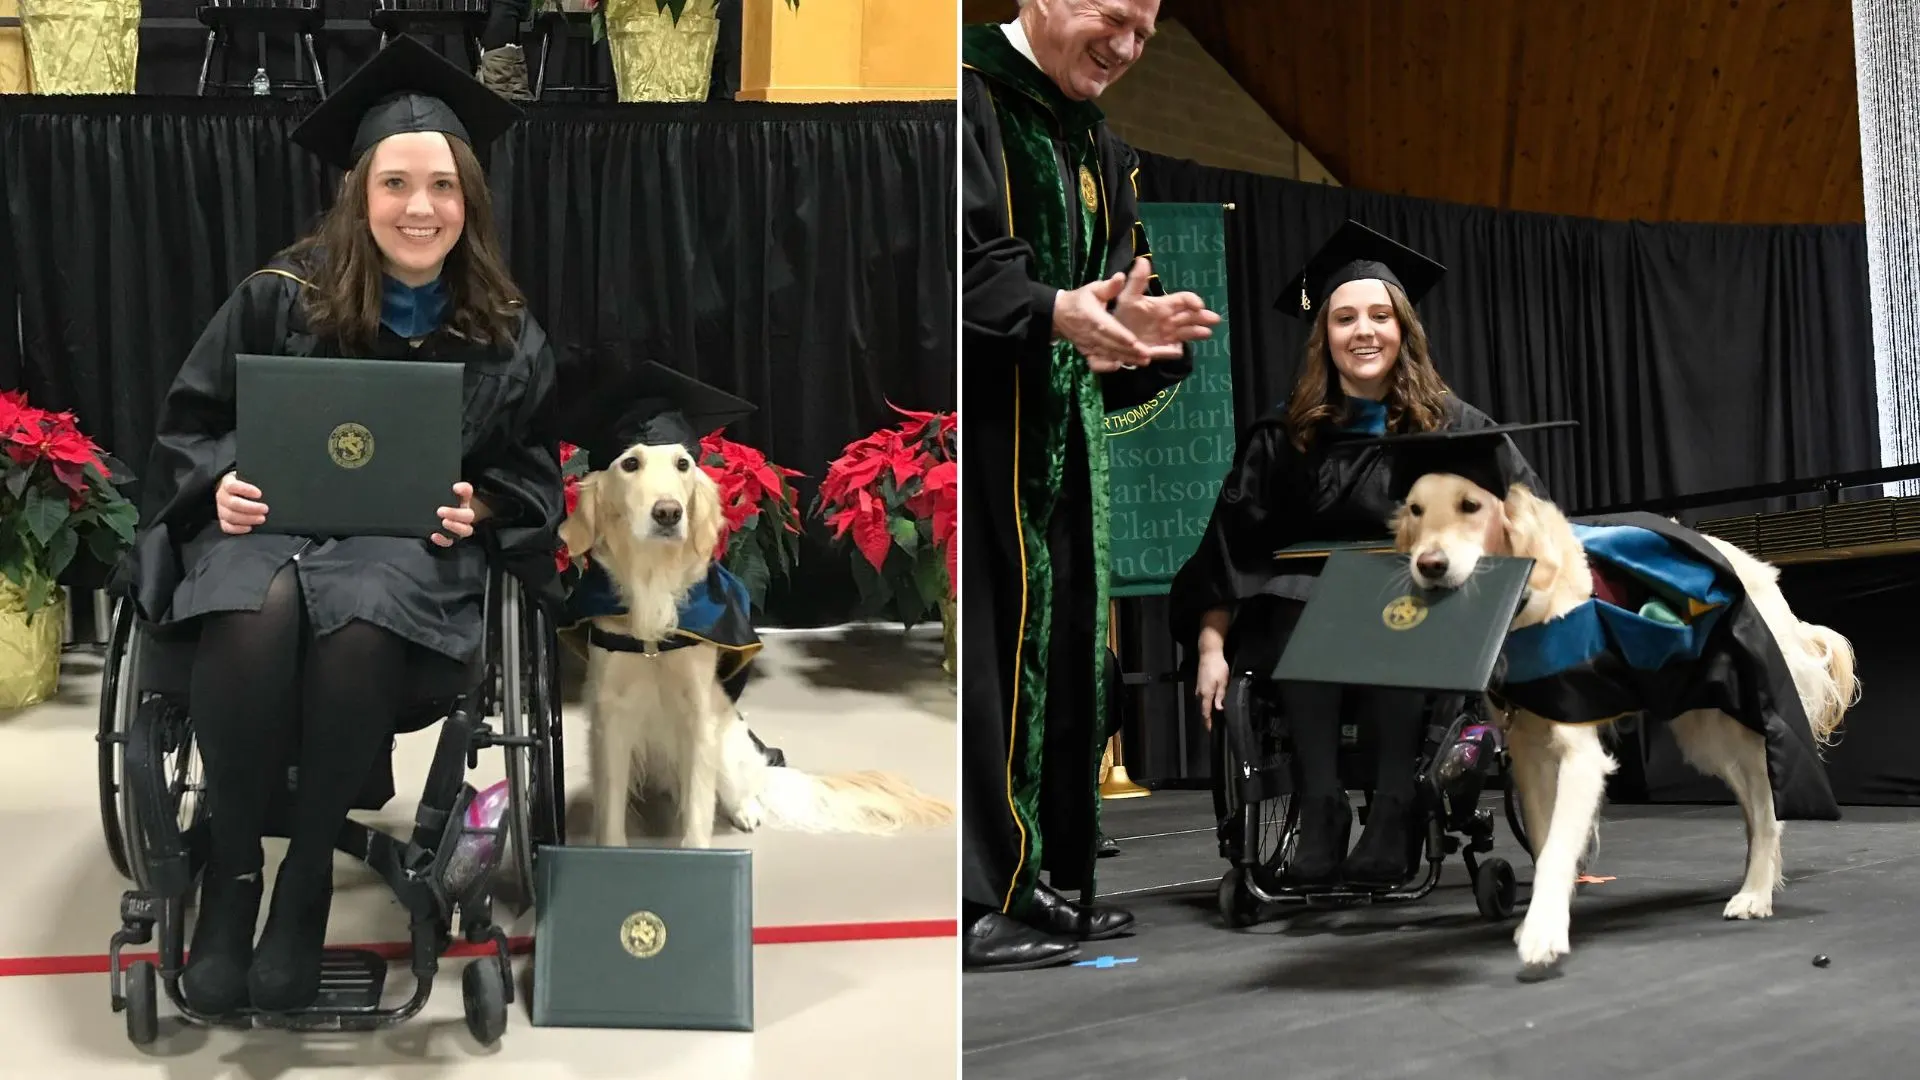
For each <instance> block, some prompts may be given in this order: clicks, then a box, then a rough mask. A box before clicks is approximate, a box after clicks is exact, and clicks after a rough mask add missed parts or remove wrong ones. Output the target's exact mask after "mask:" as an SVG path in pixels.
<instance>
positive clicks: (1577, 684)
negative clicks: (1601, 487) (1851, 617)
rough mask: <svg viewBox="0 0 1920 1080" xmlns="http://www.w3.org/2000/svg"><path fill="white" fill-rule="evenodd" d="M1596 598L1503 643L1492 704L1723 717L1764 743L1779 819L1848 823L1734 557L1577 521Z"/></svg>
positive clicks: (1601, 713) (1645, 532) (1656, 527)
mask: <svg viewBox="0 0 1920 1080" xmlns="http://www.w3.org/2000/svg"><path fill="white" fill-rule="evenodd" d="M1573 528H1574V535H1575V536H1576V537H1577V538H1578V539H1579V541H1580V546H1581V547H1582V548H1584V549H1585V550H1586V553H1587V560H1588V562H1589V564H1590V566H1591V569H1592V572H1593V575H1594V596H1593V599H1591V600H1589V601H1587V602H1586V603H1584V604H1582V605H1580V606H1579V607H1578V608H1575V609H1574V610H1573V611H1572V612H1570V613H1568V614H1567V615H1566V616H1564V617H1562V618H1558V619H1554V620H1552V621H1551V622H1546V623H1541V624H1540V625H1537V626H1529V627H1526V628H1525V629H1521V630H1516V631H1514V632H1513V633H1511V634H1509V635H1508V636H1507V641H1506V645H1505V646H1504V648H1503V649H1502V652H1501V664H1500V667H1499V668H1498V669H1496V673H1495V683H1494V685H1493V686H1492V687H1490V688H1489V690H1488V693H1489V694H1491V695H1492V696H1493V697H1495V698H1496V699H1499V700H1502V701H1504V702H1506V703H1508V704H1511V705H1515V706H1518V707H1520V708H1523V709H1525V710H1527V711H1528V712H1531V713H1533V714H1535V715H1537V716H1542V717H1546V718H1548V719H1550V720H1557V721H1561V722H1564V723H1573V724H1587V723H1600V722H1604V721H1609V720H1618V719H1622V718H1624V717H1627V716H1630V715H1633V714H1636V713H1638V714H1643V715H1644V716H1645V717H1646V719H1647V720H1648V721H1649V722H1651V723H1656V724H1658V723H1665V722H1666V721H1668V720H1671V719H1673V718H1674V717H1676V716H1679V715H1681V714H1682V713H1685V712H1689V711H1691V710H1694V709H1717V710H1719V711H1721V712H1724V713H1726V714H1727V715H1729V716H1731V717H1733V718H1734V719H1735V720H1737V721H1739V722H1740V723H1741V724H1742V725H1744V726H1746V727H1748V728H1750V729H1752V730H1753V731H1755V732H1757V733H1759V734H1760V735H1761V736H1762V737H1764V738H1765V739H1766V742H1767V772H1768V777H1769V779H1770V780H1771V781H1772V786H1773V791H1774V813H1775V814H1776V815H1777V816H1778V817H1780V818H1781V819H1782V820H1796V819H1800V820H1805V819H1812V820H1828V821H1830V820H1834V819H1837V818H1838V817H1839V816H1840V808H1839V805H1838V803H1836V802H1835V801H1834V798H1833V792H1832V788H1831V786H1830V785H1829V783H1828V780H1827V776H1826V771H1825V769H1824V768H1823V766H1822V765H1821V762H1820V757H1819V751H1818V747H1817V746H1816V744H1815V742H1814V738H1813V729H1812V725H1811V724H1810V723H1809V722H1808V720H1807V716H1806V711H1805V709H1804V708H1803V707H1802V706H1801V703H1800V695H1799V692H1798V690H1797V689H1795V687H1794V684H1793V674H1792V671H1791V670H1790V669H1789V668H1788V667H1787V663H1786V658H1785V657H1784V656H1782V655H1781V652H1780V646H1779V643H1778V642H1776V641H1775V640H1774V639H1773V634H1772V631H1771V630H1769V629H1768V627H1767V625H1766V622H1765V620H1764V619H1762V618H1761V616H1760V612H1759V611H1758V609H1756V608H1755V607H1754V606H1753V604H1752V602H1751V600H1750V599H1749V598H1748V596H1747V592H1746V587H1745V586H1744V585H1743V584H1742V583H1741V581H1740V577H1739V574H1738V573H1737V572H1736V571H1735V570H1734V568H1733V564H1732V563H1730V562H1729V561H1728V560H1727V558H1726V555H1725V554H1724V553H1723V552H1721V551H1719V550H1718V549H1716V548H1715V547H1714V546H1713V545H1712V544H1711V543H1709V542H1708V541H1707V539H1706V538H1705V537H1704V536H1702V535H1701V534H1699V533H1697V532H1694V531H1693V530H1691V529H1688V528H1686V527H1685V526H1682V525H1677V524H1675V523H1674V522H1671V521H1668V520H1667V519H1665V518H1661V517H1657V516H1655V515H1652V514H1644V513H1632V514H1615V515H1608V516H1606V517H1598V518H1588V519H1585V520H1584V521H1576V522H1574V523H1573Z"/></svg>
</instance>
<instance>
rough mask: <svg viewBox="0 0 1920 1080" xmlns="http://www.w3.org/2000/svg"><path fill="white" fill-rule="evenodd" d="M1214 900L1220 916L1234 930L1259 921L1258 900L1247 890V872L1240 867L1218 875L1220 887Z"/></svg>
mask: <svg viewBox="0 0 1920 1080" xmlns="http://www.w3.org/2000/svg"><path fill="white" fill-rule="evenodd" d="M1214 901H1215V903H1217V904H1218V905H1219V907H1220V917H1221V918H1222V919H1225V920H1226V921H1227V925H1228V926H1231V927H1233V928H1234V929H1235V930H1239V929H1242V928H1244V927H1248V926H1252V925H1253V924H1254V923H1256V922H1259V921H1260V902H1259V901H1258V900H1255V899H1254V896H1253V893H1252V892H1251V891H1250V890H1248V888H1247V873H1246V870H1245V869H1243V868H1241V867H1238V866H1236V867H1233V868H1232V869H1230V870H1228V871H1227V872H1226V873H1224V874H1222V875H1220V887H1219V889H1218V890H1217V891H1216V893H1215V896H1214Z"/></svg>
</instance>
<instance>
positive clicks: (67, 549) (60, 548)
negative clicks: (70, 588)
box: [47, 529, 80, 578]
mask: <svg viewBox="0 0 1920 1080" xmlns="http://www.w3.org/2000/svg"><path fill="white" fill-rule="evenodd" d="M79 550H80V537H79V536H78V535H77V534H76V533H75V532H74V531H73V530H72V529H61V530H60V531H59V532H56V533H54V534H53V540H52V541H51V542H49V543H48V544H47V576H48V577H53V578H57V577H59V576H60V575H61V574H64V573H66V572H67V564H68V563H71V562H72V561H73V556H74V553H75V552H77V551H79Z"/></svg>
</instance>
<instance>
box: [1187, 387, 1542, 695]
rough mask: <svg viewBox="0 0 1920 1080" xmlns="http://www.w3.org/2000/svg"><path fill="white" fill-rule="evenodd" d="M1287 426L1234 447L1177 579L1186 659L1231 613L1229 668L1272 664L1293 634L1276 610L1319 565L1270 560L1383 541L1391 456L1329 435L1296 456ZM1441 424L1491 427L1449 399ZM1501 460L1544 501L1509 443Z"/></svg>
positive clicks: (1270, 423)
mask: <svg viewBox="0 0 1920 1080" xmlns="http://www.w3.org/2000/svg"><path fill="white" fill-rule="evenodd" d="M1285 419H1286V407H1285V406H1284V405H1282V406H1281V407H1279V408H1277V409H1275V410H1273V411H1272V412H1270V413H1268V414H1267V415H1265V416H1263V417H1261V418H1260V419H1259V420H1257V421H1255V422H1254V424H1253V426H1252V427H1251V428H1250V429H1249V430H1248V431H1247V433H1246V435H1245V436H1244V437H1243V438H1241V439H1240V442H1239V448H1238V451H1237V452H1236V453H1235V455H1234V462H1233V467H1232V469H1231V470H1230V471H1229V472H1228V473H1227V476H1226V478H1225V480H1224V481H1223V482H1222V483H1221V486H1220V494H1219V496H1218V497H1217V498H1216V499H1215V501H1214V506H1213V516H1212V517H1211V518H1210V519H1209V520H1208V522H1207V529H1206V532H1205V533H1204V534H1202V536H1201V538H1200V544H1199V546H1198V547H1197V548H1195V549H1194V553H1193V555H1192V556H1190V557H1189V558H1188V559H1187V561H1186V563H1185V564H1184V565H1183V566H1182V567H1181V568H1180V571H1179V573H1177V574H1175V575H1174V579H1173V589H1172V591H1171V593H1170V594H1169V597H1168V600H1169V606H1170V614H1169V617H1170V622H1171V625H1170V629H1171V630H1172V632H1173V636H1174V640H1175V641H1176V642H1178V643H1179V644H1180V645H1181V646H1183V647H1184V648H1185V649H1186V654H1187V655H1188V656H1189V657H1191V656H1194V655H1195V649H1196V646H1197V644H1198V642H1199V638H1200V625H1201V617H1202V616H1203V615H1205V614H1206V613H1207V611H1209V610H1211V609H1213V608H1221V607H1224V608H1229V609H1231V610H1232V611H1233V613H1234V618H1233V622H1232V624H1231V629H1230V630H1229V631H1228V635H1227V656H1228V657H1229V659H1230V660H1232V661H1233V663H1234V664H1235V667H1236V668H1239V667H1243V666H1245V665H1246V664H1247V663H1252V664H1255V665H1270V664H1271V663H1273V662H1276V661H1278V659H1279V656H1280V650H1281V649H1283V648H1284V647H1285V644H1286V642H1285V640H1284V632H1285V630H1284V628H1290V627H1291V626H1292V619H1291V618H1289V617H1287V616H1286V615H1284V614H1282V613H1280V612H1279V611H1278V608H1279V607H1280V606H1281V604H1284V603H1286V602H1289V601H1290V602H1292V603H1293V604H1295V605H1298V604H1301V603H1304V602H1306V601H1307V600H1308V599H1310V598H1311V597H1312V596H1313V584H1314V579H1315V578H1316V577H1317V576H1318V575H1319V571H1320V566H1321V562H1320V560H1317V559H1300V560H1276V559H1275V558H1274V557H1273V554H1274V552H1276V551H1278V550H1280V549H1281V548H1284V547H1286V546H1288V545H1290V544H1295V543H1299V542H1302V541H1307V540H1374V539H1378V538H1380V537H1383V536H1385V535H1386V534H1387V523H1388V521H1389V520H1390V519H1391V518H1392V516H1393V512H1394V510H1395V508H1396V504H1395V502H1394V500H1393V499H1392V498H1391V497H1389V495H1388V491H1389V484H1390V482H1391V479H1392V476H1391V474H1392V468H1391V464H1392V462H1391V458H1390V457H1389V451H1387V450H1386V449H1384V448H1382V447H1380V446H1366V447H1355V446H1350V445H1344V444H1347V443H1351V442H1353V441H1355V440H1356V439H1361V438H1371V437H1372V436H1371V435H1364V434H1350V433H1346V432H1342V431H1339V430H1335V429H1333V428H1331V427H1328V428H1323V429H1322V430H1321V432H1320V433H1319V436H1318V437H1317V438H1316V439H1315V440H1314V441H1313V443H1312V444H1311V445H1310V447H1309V449H1308V451H1307V452H1306V453H1304V454H1302V453H1301V452H1300V451H1299V450H1297V449H1295V447H1294V445H1293V443H1292V442H1290V441H1289V440H1288V438H1287V429H1286V425H1285V423H1284V421H1285ZM1445 422H1446V427H1447V428H1448V429H1449V430H1457V431H1474V430H1479V429H1481V428H1488V427H1494V426H1496V425H1495V423H1494V421H1493V420H1492V419H1491V418H1490V417H1488V416H1487V414H1485V413H1483V412H1481V411H1480V410H1479V409H1476V408H1474V407H1473V406H1472V405H1469V404H1467V403H1466V402H1464V401H1461V400H1460V399H1459V398H1457V397H1453V396H1451V395H1449V396H1448V397H1447V399H1446V421H1445ZM1504 452H1505V453H1508V454H1511V455H1513V457H1514V459H1515V471H1514V473H1513V474H1512V475H1514V476H1515V478H1516V481H1517V482H1518V483H1522V484H1525V485H1526V486H1527V488H1528V489H1529V490H1531V491H1533V492H1534V493H1535V494H1537V495H1539V496H1540V497H1541V498H1547V497H1548V496H1547V493H1546V491H1545V487H1544V485H1543V484H1542V483H1541V481H1540V477H1539V474H1537V473H1536V472H1535V471H1534V470H1533V467H1532V466H1531V465H1529V464H1528V463H1527V462H1526V459H1525V458H1524V457H1523V456H1522V455H1521V454H1520V451H1519V450H1518V448H1516V447H1514V446H1513V442H1512V440H1511V439H1510V438H1509V439H1507V440H1506V446H1505V447H1504ZM1274 601H1279V602H1281V603H1280V604H1276V603H1273V602H1274ZM1276 627H1278V628H1280V629H1276Z"/></svg>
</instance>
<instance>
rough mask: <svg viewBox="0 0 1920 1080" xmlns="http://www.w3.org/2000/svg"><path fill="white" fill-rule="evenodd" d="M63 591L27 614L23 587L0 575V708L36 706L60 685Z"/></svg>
mask: <svg viewBox="0 0 1920 1080" xmlns="http://www.w3.org/2000/svg"><path fill="white" fill-rule="evenodd" d="M66 611H67V609H66V594H65V593H62V592H59V591H57V590H56V591H55V593H54V600H53V602H52V603H51V604H48V605H47V606H46V607H43V608H41V609H40V610H39V611H37V612H35V613H34V615H33V617H32V618H31V619H29V618H28V617H27V595H26V590H24V589H21V588H20V587H19V586H17V585H15V584H14V583H13V582H11V581H8V580H7V579H5V578H0V711H5V710H8V709H24V708H26V707H27V706H29V705H38V704H39V703H41V702H43V701H45V700H47V699H48V698H50V697H52V696H53V695H54V692H55V691H57V690H58V689H59V688H60V638H61V634H62V631H63V630H65V628H66Z"/></svg>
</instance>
